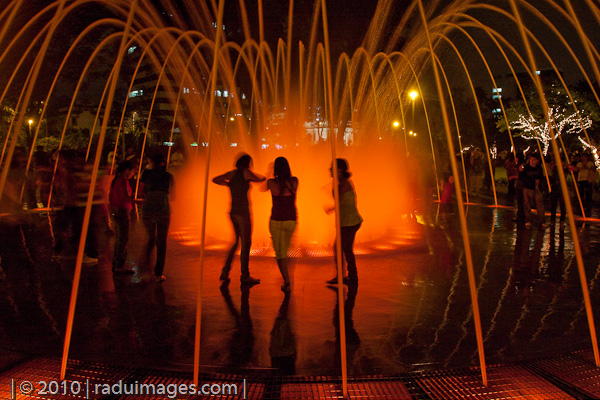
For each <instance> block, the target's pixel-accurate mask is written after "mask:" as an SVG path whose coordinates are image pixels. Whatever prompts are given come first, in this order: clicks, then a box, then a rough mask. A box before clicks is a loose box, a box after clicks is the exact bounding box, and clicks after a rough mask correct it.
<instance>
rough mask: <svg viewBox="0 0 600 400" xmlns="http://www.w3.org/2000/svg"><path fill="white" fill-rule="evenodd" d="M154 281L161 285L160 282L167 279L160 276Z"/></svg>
mask: <svg viewBox="0 0 600 400" xmlns="http://www.w3.org/2000/svg"><path fill="white" fill-rule="evenodd" d="M155 279H156V283H161V282H162V281H166V280H167V277H166V276H164V275H161V276H156V277H155Z"/></svg>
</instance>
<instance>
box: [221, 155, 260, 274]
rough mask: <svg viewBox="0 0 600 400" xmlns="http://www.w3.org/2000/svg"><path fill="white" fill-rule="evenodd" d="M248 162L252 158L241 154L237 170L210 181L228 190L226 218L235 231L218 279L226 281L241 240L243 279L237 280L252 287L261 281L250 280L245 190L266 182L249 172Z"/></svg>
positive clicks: (250, 227)
mask: <svg viewBox="0 0 600 400" xmlns="http://www.w3.org/2000/svg"><path fill="white" fill-rule="evenodd" d="M251 163H252V157H250V155H248V154H243V155H242V156H240V157H239V158H238V160H237V161H236V163H235V167H236V169H234V170H232V171H229V172H226V173H224V174H223V175H219V176H217V177H215V178H214V179H213V182H214V183H216V184H217V185H221V186H228V187H229V190H230V191H231V211H230V213H229V215H230V217H231V223H232V224H233V230H234V232H235V242H234V243H233V246H231V249H230V250H229V254H228V255H227V260H226V261H225V265H224V266H223V269H222V270H221V276H220V278H219V279H220V280H222V281H229V271H230V270H231V262H232V261H233V256H234V255H235V251H236V250H237V248H238V244H239V242H240V241H241V242H242V250H241V252H240V263H241V272H242V276H241V279H240V280H241V282H242V283H244V284H252V285H255V284H258V283H260V279H256V278H253V277H251V276H250V271H249V269H248V263H249V261H250V246H251V245H252V217H251V216H250V202H249V200H248V190H250V182H262V181H264V180H265V177H264V176H260V175H257V174H255V173H254V172H252V170H251V169H250V164H251Z"/></svg>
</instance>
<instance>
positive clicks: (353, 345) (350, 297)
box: [329, 284, 360, 365]
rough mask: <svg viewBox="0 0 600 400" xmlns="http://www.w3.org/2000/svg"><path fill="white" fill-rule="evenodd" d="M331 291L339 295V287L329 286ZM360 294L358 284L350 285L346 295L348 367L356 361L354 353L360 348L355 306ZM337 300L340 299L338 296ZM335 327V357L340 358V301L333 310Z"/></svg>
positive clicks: (345, 317)
mask: <svg viewBox="0 0 600 400" xmlns="http://www.w3.org/2000/svg"><path fill="white" fill-rule="evenodd" d="M329 288H330V289H332V290H334V291H335V292H336V293H337V287H335V286H329ZM357 293H358V284H355V285H348V293H347V294H346V300H345V301H344V322H345V326H346V355H347V358H348V365H352V363H353V360H354V353H356V350H357V349H358V348H359V347H360V337H359V336H358V332H356V330H355V329H354V317H353V311H354V304H355V303H356V294H357ZM336 299H338V297H337V296H336ZM333 327H334V329H335V341H336V344H337V346H336V351H335V355H336V357H337V358H339V357H340V350H341V349H340V340H341V339H340V313H339V300H338V301H336V303H335V308H334V309H333Z"/></svg>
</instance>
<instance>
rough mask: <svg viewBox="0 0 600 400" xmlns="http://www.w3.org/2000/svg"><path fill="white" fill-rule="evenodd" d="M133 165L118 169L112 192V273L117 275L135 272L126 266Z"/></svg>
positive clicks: (132, 200) (128, 164)
mask: <svg viewBox="0 0 600 400" xmlns="http://www.w3.org/2000/svg"><path fill="white" fill-rule="evenodd" d="M133 174H134V172H133V165H132V164H131V162H129V161H125V162H123V163H121V164H120V165H119V166H118V167H117V171H116V175H115V178H114V179H113V181H112V183H111V186H110V192H109V195H108V197H109V201H110V215H111V217H112V219H113V222H114V226H115V250H114V253H113V261H112V271H113V273H116V274H132V273H134V272H135V271H134V270H132V269H131V268H130V267H129V266H126V265H125V262H126V261H127V242H128V241H129V224H130V221H129V214H130V213H131V210H132V209H133V202H134V199H133V197H132V191H131V186H130V185H129V179H131V177H132V176H133Z"/></svg>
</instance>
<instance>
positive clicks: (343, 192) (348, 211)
mask: <svg viewBox="0 0 600 400" xmlns="http://www.w3.org/2000/svg"><path fill="white" fill-rule="evenodd" d="M336 163H337V172H338V191H339V201H340V204H339V208H340V232H341V242H342V253H343V255H344V257H345V258H346V264H347V266H348V276H346V277H344V283H345V284H357V283H358V271H357V269H356V258H355V257H354V238H355V237H356V232H357V231H358V230H359V229H360V226H361V224H362V221H363V219H362V217H361V216H360V214H359V213H358V208H357V206H356V192H355V191H354V184H353V183H352V181H351V180H350V176H352V174H351V173H350V171H349V170H348V162H347V161H346V160H344V159H343V158H338V159H336ZM331 173H332V176H333V168H332V169H331ZM334 211H335V208H329V209H327V210H326V212H327V213H332V212H334ZM336 240H337V239H336ZM333 251H334V257H335V261H336V264H337V246H336V245H335V244H334V246H333ZM342 271H343V260H342ZM327 283H331V284H336V283H338V282H337V277H335V278H332V279H330V280H329V281H327Z"/></svg>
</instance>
